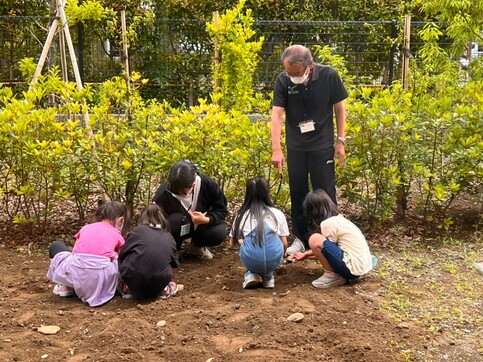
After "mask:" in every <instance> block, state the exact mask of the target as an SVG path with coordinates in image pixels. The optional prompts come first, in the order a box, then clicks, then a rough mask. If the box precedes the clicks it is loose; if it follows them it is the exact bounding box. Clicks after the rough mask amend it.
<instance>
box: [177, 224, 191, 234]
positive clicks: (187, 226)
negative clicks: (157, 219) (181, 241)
mask: <svg viewBox="0 0 483 362" xmlns="http://www.w3.org/2000/svg"><path fill="white" fill-rule="evenodd" d="M190 228H191V224H184V225H181V232H180V234H179V236H183V235H188V234H189V233H190Z"/></svg>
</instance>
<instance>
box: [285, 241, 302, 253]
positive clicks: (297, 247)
mask: <svg viewBox="0 0 483 362" xmlns="http://www.w3.org/2000/svg"><path fill="white" fill-rule="evenodd" d="M304 251H305V246H304V243H303V242H302V240H300V239H299V238H295V240H294V241H293V243H292V245H290V246H289V247H288V248H287V255H293V254H297V253H303V252H304Z"/></svg>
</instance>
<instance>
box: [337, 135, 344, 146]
mask: <svg viewBox="0 0 483 362" xmlns="http://www.w3.org/2000/svg"><path fill="white" fill-rule="evenodd" d="M337 141H338V142H339V141H340V142H342V144H343V145H345V144H346V139H345V138H344V137H337Z"/></svg>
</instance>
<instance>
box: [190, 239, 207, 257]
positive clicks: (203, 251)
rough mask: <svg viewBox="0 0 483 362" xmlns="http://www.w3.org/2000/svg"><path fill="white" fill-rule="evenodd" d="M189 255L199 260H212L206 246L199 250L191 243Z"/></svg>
mask: <svg viewBox="0 0 483 362" xmlns="http://www.w3.org/2000/svg"><path fill="white" fill-rule="evenodd" d="M189 254H191V255H193V256H196V257H197V258H199V259H201V260H211V259H213V253H212V252H211V251H210V249H208V248H207V247H206V246H203V247H201V248H200V247H198V246H196V245H195V244H193V243H191V245H190V248H189Z"/></svg>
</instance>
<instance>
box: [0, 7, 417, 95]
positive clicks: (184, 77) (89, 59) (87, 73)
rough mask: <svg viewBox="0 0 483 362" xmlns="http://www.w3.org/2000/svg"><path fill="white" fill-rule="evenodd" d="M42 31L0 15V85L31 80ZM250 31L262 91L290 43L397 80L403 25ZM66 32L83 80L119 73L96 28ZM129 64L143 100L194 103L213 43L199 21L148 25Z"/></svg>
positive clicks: (375, 80)
mask: <svg viewBox="0 0 483 362" xmlns="http://www.w3.org/2000/svg"><path fill="white" fill-rule="evenodd" d="M423 25H424V23H422V22H413V29H412V36H414V39H411V49H412V50H413V52H414V50H415V49H417V48H418V47H419V46H420V45H421V43H420V42H418V37H417V31H418V30H419V29H420V28H421V27H422V26H423ZM48 29H49V19H48V18H40V17H5V16H4V17H0V82H1V83H3V84H8V85H10V86H14V87H16V86H25V84H26V82H28V81H29V79H24V78H23V77H22V75H21V73H20V70H19V66H18V62H19V61H20V60H21V59H23V58H26V57H31V58H33V59H34V60H35V61H38V58H39V56H40V54H41V52H42V48H43V45H44V42H45V38H46V35H47V32H48ZM254 30H255V31H256V35H255V39H254V40H258V39H260V37H262V36H263V38H264V42H263V47H262V50H261V52H260V62H259V65H258V68H257V69H255V70H254V86H255V87H256V88H257V90H259V91H262V92H263V91H266V92H269V91H271V89H272V84H273V81H274V79H275V77H276V75H277V74H278V72H280V70H281V65H280V61H279V58H280V55H281V53H282V51H283V49H284V48H285V47H286V46H288V45H290V44H295V43H298V44H304V45H306V46H308V47H309V48H311V47H313V46H315V45H321V46H323V45H329V46H330V47H331V48H332V49H333V52H334V54H337V55H341V56H342V57H344V59H345V64H346V66H347V68H348V70H349V74H350V75H352V76H353V77H354V82H355V83H356V84H374V85H379V84H388V83H391V82H392V81H393V80H394V79H397V78H398V77H399V76H400V58H401V55H400V44H399V43H400V42H399V40H398V39H400V35H401V33H402V23H400V22H397V21H345V22H341V21H255V23H254ZM70 32H71V34H72V37H73V42H74V44H75V49H76V57H77V59H78V63H79V67H80V74H81V77H82V80H83V82H85V83H97V82H102V81H104V80H106V79H109V78H111V77H113V76H119V75H122V72H123V67H122V59H121V52H120V43H119V40H118V39H116V37H115V36H107V35H106V36H103V35H102V32H100V31H98V29H96V27H87V26H83V25H82V24H77V26H73V27H71V29H70ZM58 39H59V37H56V41H55V43H54V44H53V47H52V50H51V52H50V55H49V58H48V64H47V67H48V68H50V69H52V68H53V67H54V66H56V65H57V66H58V65H59V64H60V61H59V40H58ZM67 57H68V55H67ZM129 62H130V69H131V71H137V72H140V73H141V74H142V76H143V77H146V78H148V79H149V80H150V81H149V83H148V84H147V85H146V86H145V87H143V89H142V92H144V94H145V95H146V96H149V97H155V98H160V99H162V98H164V99H168V100H170V101H172V102H178V103H185V104H192V103H193V101H194V99H197V98H206V97H207V96H208V95H209V93H210V91H211V90H212V78H211V69H212V67H213V64H214V63H213V62H214V49H213V40H212V39H211V38H210V35H209V34H208V32H207V31H206V25H205V21H203V20H173V19H158V20H156V22H155V24H154V25H153V26H149V27H147V26H146V28H144V29H139V30H138V37H137V39H136V41H135V42H132V43H131V44H130V48H129ZM44 73H45V70H44ZM70 73H72V71H71V70H70ZM69 76H70V77H71V78H70V79H73V75H72V74H70V75H69Z"/></svg>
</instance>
